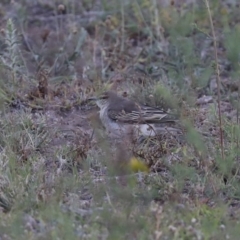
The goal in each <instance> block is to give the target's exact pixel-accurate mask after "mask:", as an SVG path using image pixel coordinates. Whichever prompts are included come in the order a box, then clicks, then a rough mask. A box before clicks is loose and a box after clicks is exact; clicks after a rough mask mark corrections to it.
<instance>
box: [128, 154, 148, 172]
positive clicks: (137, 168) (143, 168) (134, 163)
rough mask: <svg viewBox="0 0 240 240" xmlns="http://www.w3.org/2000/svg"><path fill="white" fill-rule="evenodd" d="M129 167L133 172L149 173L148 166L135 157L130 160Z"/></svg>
mask: <svg viewBox="0 0 240 240" xmlns="http://www.w3.org/2000/svg"><path fill="white" fill-rule="evenodd" d="M129 167H130V169H131V171H133V172H149V168H148V166H147V165H146V164H145V163H143V162H142V161H140V160H139V159H137V158H135V157H132V158H131V159H130V162H129Z"/></svg>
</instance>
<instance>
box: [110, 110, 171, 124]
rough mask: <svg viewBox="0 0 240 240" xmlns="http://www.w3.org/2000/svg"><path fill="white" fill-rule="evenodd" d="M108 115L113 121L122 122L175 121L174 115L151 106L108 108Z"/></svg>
mask: <svg viewBox="0 0 240 240" xmlns="http://www.w3.org/2000/svg"><path fill="white" fill-rule="evenodd" d="M108 116H109V118H111V119H112V120H114V121H117V122H122V123H138V124H144V123H145V124H146V123H149V124H150V123H169V122H175V120H176V117H175V116H174V115H171V114H169V113H167V112H166V111H164V110H161V109H157V108H152V107H145V106H144V107H140V108H136V109H135V110H134V111H129V110H128V109H127V108H125V109H122V110H121V111H119V110H115V109H109V110H108Z"/></svg>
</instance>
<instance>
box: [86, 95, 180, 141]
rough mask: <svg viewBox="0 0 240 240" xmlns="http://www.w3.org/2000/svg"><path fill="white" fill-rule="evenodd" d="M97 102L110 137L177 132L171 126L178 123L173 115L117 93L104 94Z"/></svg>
mask: <svg viewBox="0 0 240 240" xmlns="http://www.w3.org/2000/svg"><path fill="white" fill-rule="evenodd" d="M90 100H96V103H97V105H98V107H99V108H100V119H101V121H102V124H103V125H104V127H105V128H106V129H107V131H108V133H109V134H110V136H113V137H123V136H124V135H125V134H131V133H134V134H135V135H136V134H137V135H138V136H156V135H158V134H161V133H163V131H164V132H165V133H166V132H172V131H176V130H177V129H176V128H172V127H171V126H172V125H174V124H175V123H176V117H175V116H174V115H173V114H170V113H167V112H166V111H164V110H162V109H158V108H154V107H148V106H143V105H140V104H138V103H136V102H134V101H132V100H129V99H127V98H125V97H121V96H119V95H118V94H116V93H115V92H112V91H107V92H104V93H103V94H102V95H101V96H100V97H98V98H90Z"/></svg>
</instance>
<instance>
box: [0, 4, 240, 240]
mask: <svg viewBox="0 0 240 240" xmlns="http://www.w3.org/2000/svg"><path fill="white" fill-rule="evenodd" d="M11 4H12V5H11V6H10V4H9V3H8V2H7V1H5V2H4V3H2V5H3V9H4V11H3V12H1V13H0V19H3V18H4V17H6V16H7V13H8V11H9V9H10V8H11V9H12V11H13V12H14V14H13V15H14V18H13V19H8V20H7V21H5V25H2V26H1V27H2V30H1V36H0V46H1V50H0V87H1V90H0V110H1V112H0V114H1V118H0V210H1V211H0V215H1V217H0V238H2V239H26V238H27V239H226V238H228V239H238V236H239V232H240V230H239V220H240V211H239V207H240V189H239V176H240V174H239V167H238V166H239V150H238V149H239V127H238V120H237V119H238V117H239V116H238V115H239V113H238V109H239V107H238V102H239V89H238V86H239V84H238V79H239V56H238V55H239V51H238V50H239V44H238V41H237V39H239V26H238V25H237V24H235V23H237V21H238V8H237V7H235V6H231V5H229V6H225V5H224V3H220V2H219V1H211V2H210V3H209V4H211V5H210V9H211V14H212V19H213V24H214V31H215V34H216V48H214V47H213V46H214V44H213V41H214V39H213V37H212V29H211V26H210V23H209V12H208V11H207V9H206V7H205V6H204V5H203V3H199V4H197V3H194V4H193V5H188V4H183V5H178V3H177V1H176V2H175V1H172V3H171V4H170V5H169V6H160V5H159V4H160V3H159V2H158V1H154V0H151V1H148V0H135V1H128V0H125V1H117V0H111V1H94V0H92V1H90V0H86V1H82V2H81V3H80V2H79V1H74V0H66V1H63V2H62V4H64V5H65V7H66V13H63V14H61V12H60V10H59V6H57V5H56V4H55V2H54V1H50V2H49V3H48V4H44V3H43V2H42V1H35V2H34V3H33V1H30V0H21V1H18V2H16V3H14V4H13V3H11ZM215 51H217V52H218V58H217V59H215ZM217 66H218V67H219V69H220V74H219V77H220V83H221V84H220V86H217V84H216V79H217V74H216V67H217ZM44 69H48V70H49V72H50V74H49V76H48V75H44V74H42V75H41V74H40V73H44V71H43V70H44ZM41 71H42V72H41ZM114 78H115V80H116V79H117V80H118V81H117V84H118V85H117V87H118V90H119V91H120V92H121V93H122V92H124V91H126V93H127V94H128V96H129V97H130V98H133V99H135V100H138V101H140V102H141V103H143V104H149V105H153V106H160V105H164V108H173V110H174V111H175V112H176V113H177V114H178V115H179V118H180V120H181V125H182V128H183V129H184V131H185V133H186V134H185V140H186V141H183V142H182V143H179V142H178V139H174V138H170V139H168V138H164V137H162V139H161V140H159V139H151V140H149V142H147V143H143V144H142V145H141V147H139V146H125V145H124V144H123V145H121V146H120V147H119V148H116V147H112V146H111V144H110V143H109V142H108V141H107V139H106V134H105V133H104V130H103V129H101V128H100V129H96V128H99V125H98V120H97V119H96V118H95V117H94V116H92V115H91V114H92V112H94V111H95V112H96V111H97V109H93V108H94V107H92V106H91V105H89V104H88V103H87V102H86V100H87V98H88V97H90V96H93V95H96V94H99V93H100V92H102V91H103V90H104V89H106V88H108V87H109V86H111V84H112V82H111V79H114ZM218 90H219V92H220V95H219V96H218V95H217V93H218ZM205 96H207V97H209V96H211V97H212V99H213V100H212V102H207V103H204V104H196V101H197V100H199V99H201V98H203V99H204V98H205ZM219 97H220V99H218V98H219ZM218 100H219V101H218ZM219 103H220V104H221V117H222V129H223V145H221V138H220V133H219V127H220V124H219V114H218V105H217V104H219ZM92 109H93V110H92ZM93 129H94V130H93ZM152 146H155V148H154V147H152ZM127 147H130V148H132V150H133V152H135V154H136V155H137V156H136V157H137V158H138V160H139V161H142V162H143V163H145V164H149V165H150V166H149V169H150V172H149V173H146V172H145V173H133V172H131V171H130V169H129V164H128V161H129V160H130V158H131V156H128V155H127V154H125V152H126V149H125V148H127ZM139 148H140V149H139ZM139 150H143V152H142V153H141V154H139V152H138V151H139ZM222 153H223V154H222Z"/></svg>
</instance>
